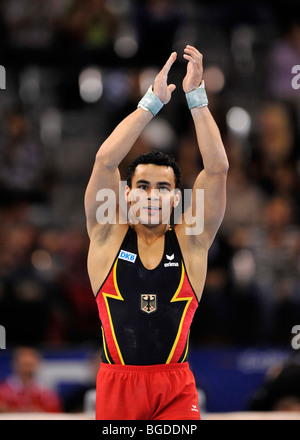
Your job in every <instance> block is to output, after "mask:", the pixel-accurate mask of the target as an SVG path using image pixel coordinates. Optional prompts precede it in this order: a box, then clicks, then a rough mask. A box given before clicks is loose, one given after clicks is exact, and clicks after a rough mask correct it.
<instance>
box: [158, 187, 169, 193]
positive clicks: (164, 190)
mask: <svg viewBox="0 0 300 440" xmlns="http://www.w3.org/2000/svg"><path fill="white" fill-rule="evenodd" d="M159 190H160V191H163V192H166V191H168V192H169V191H170V190H169V188H168V187H167V186H161V187H160V188H159Z"/></svg>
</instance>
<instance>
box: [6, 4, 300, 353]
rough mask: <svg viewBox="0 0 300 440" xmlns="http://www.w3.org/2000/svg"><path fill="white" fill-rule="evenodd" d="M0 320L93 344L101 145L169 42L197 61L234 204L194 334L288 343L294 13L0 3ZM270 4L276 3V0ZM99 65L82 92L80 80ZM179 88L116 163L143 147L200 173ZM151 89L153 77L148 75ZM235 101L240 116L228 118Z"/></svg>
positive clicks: (296, 289)
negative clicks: (93, 251) (197, 54)
mask: <svg viewBox="0 0 300 440" xmlns="http://www.w3.org/2000/svg"><path fill="white" fill-rule="evenodd" d="M0 4H1V9H0V11H1V15H0V32H1V49H0V53H1V63H2V65H4V66H5V68H6V75H7V87H6V90H1V102H0V114H1V122H0V125H1V131H0V197H1V199H0V222H1V228H0V248H1V252H0V324H1V325H3V326H4V327H5V329H6V334H7V344H8V345H10V346H13V345H20V344H28V343H30V344H35V345H37V346H66V345H74V344H90V345H101V331H100V322H99V319H98V314H97V308H96V305H95V301H94V297H93V294H92V291H91V288H90V283H89V280H88V275H87V270H86V257H87V251H88V245H89V243H88V237H87V234H86V230H85V219H84V209H83V196H84V191H85V187H86V185H87V182H88V178H89V175H90V172H91V169H92V166H93V160H94V156H95V153H96V151H97V149H98V147H99V145H100V144H101V142H102V141H103V140H104V139H105V138H106V136H107V135H108V134H109V133H110V131H111V130H112V129H113V128H114V126H115V125H116V124H117V123H118V122H119V121H120V120H121V119H122V118H123V117H124V116H126V115H127V114H128V113H129V112H130V111H132V110H134V108H135V107H136V104H137V102H138V99H139V98H140V95H141V89H140V84H141V81H142V79H143V80H144V81H146V82H147V80H148V78H151V75H152V78H153V74H154V73H153V72H155V71H156V69H158V68H160V67H161V64H162V63H163V62H164V61H165V59H166V58H167V57H168V55H169V53H170V52H171V51H172V50H177V51H178V52H179V55H180V51H182V48H183V47H184V46H185V44H194V45H195V46H196V47H198V48H199V50H200V51H201V52H202V53H203V54H204V67H205V72H204V74H205V80H206V83H207V91H208V97H209V102H210V109H211V112H212V113H213V115H214V117H215V119H216V122H217V124H218V126H219V128H220V131H221V134H222V137H223V141H224V145H225V148H226V151H227V154H228V158H229V163H230V170H229V176H228V192H227V211H226V214H225V218H224V222H223V224H222V226H221V229H220V231H219V233H218V235H217V237H216V239H215V242H214V244H213V246H212V247H211V249H210V253H209V270H208V274H207V282H206V285H205V289H204V293H203V298H202V300H201V303H200V307H199V309H198V311H197V313H196V317H195V320H194V323H193V330H192V333H191V339H192V343H194V344H195V345H196V344H203V343H226V344H260V343H266V344H285V345H286V344H290V342H289V341H290V338H291V329H292V327H293V326H294V325H296V324H300V322H299V316H300V277H299V275H300V223H299V220H300V218H299V214H300V211H299V209H300V197H299V195H300V194H299V191H300V185H299V183H300V182H299V177H300V154H299V153H300V149H299V141H300V139H299V134H300V133H299V121H300V90H295V89H294V88H293V87H292V85H291V82H292V75H291V68H292V66H294V65H296V64H300V18H299V13H298V16H297V13H294V9H293V6H295V4H294V2H291V8H290V9H289V8H288V7H285V8H284V14H280V12H278V11H280V7H281V4H280V2H279V4H278V5H277V6H274V5H270V4H269V3H268V2H259V3H256V2H251V5H250V4H248V3H247V2H246V4H245V7H244V6H243V8H241V9H242V11H241V10H240V9H239V10H237V9H236V7H235V6H234V4H232V5H231V4H229V5H222V4H221V3H218V2H215V3H214V6H211V5H210V4H209V3H208V2H205V1H204V2H196V1H191V0H189V1H186V2H185V5H184V7H183V6H182V5H181V2H177V1H171V0H161V1H157V0H156V1H155V0H147V1H146V0H145V1H136V2H135V1H130V0H122V1H121V0H106V1H105V0H84V1H83V0H63V1H62V0H59V1H57V0H51V1H50V0H47V1H46V0H44V1H43V2H40V1H37V0H10V1H5V2H4V1H1V3H0ZM276 8H277V9H276ZM89 66H94V67H95V66H96V67H97V68H99V69H100V71H101V72H102V77H103V78H102V79H103V94H102V95H101V98H100V99H99V100H97V101H95V102H93V103H91V102H86V101H84V100H83V99H81V96H80V93H79V85H78V77H79V74H80V72H81V71H82V70H83V69H84V68H86V67H89ZM184 72H185V63H184V62H183V61H180V60H179V61H178V63H177V64H176V65H175V66H174V69H172V72H171V74H170V76H171V78H172V81H174V82H176V84H177V91H176V93H174V99H173V101H172V102H171V103H170V104H169V105H168V106H167V107H166V108H165V109H163V110H162V112H161V113H160V115H158V117H157V118H156V119H155V120H154V121H153V124H152V125H151V126H149V129H147V130H146V131H145V133H144V135H143V136H141V138H140V139H139V140H138V141H137V143H136V144H135V146H134V148H133V150H132V152H131V153H130V155H129V156H128V157H127V158H126V160H124V162H123V163H122V166H121V174H122V177H123V178H125V173H126V167H127V165H128V162H129V160H130V159H131V158H132V157H134V156H135V155H137V154H139V153H141V152H144V151H148V150H149V149H151V148H152V147H155V148H160V149H163V150H164V151H166V152H170V153H173V154H175V157H176V159H177V160H178V162H179V165H180V166H181V169H182V176H183V189H184V188H191V186H192V183H193V181H194V179H195V177H196V176H197V174H198V173H199V172H200V171H201V169H202V163H201V158H200V155H199V150H198V147H197V143H196V137H195V133H194V127H193V125H192V121H191V118H190V115H189V113H188V111H187V109H186V104H185V101H184V99H185V98H184V95H183V93H181V92H180V84H181V80H182V78H183V75H184ZM148 85H150V84H148ZM233 110H235V112H234V111H233Z"/></svg>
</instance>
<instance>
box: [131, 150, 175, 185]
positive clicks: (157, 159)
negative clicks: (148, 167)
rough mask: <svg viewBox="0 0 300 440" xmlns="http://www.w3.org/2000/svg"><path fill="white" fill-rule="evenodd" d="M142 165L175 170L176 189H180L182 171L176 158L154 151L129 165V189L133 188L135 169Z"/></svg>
mask: <svg viewBox="0 0 300 440" xmlns="http://www.w3.org/2000/svg"><path fill="white" fill-rule="evenodd" d="M141 164H153V165H159V166H167V167H171V168H173V171H174V175H175V187H176V188H179V187H180V183H181V171H180V168H179V165H178V164H177V162H176V161H175V159H174V157H173V156H171V155H169V154H166V153H162V152H161V151H157V150H153V151H150V152H149V153H144V154H140V155H139V156H137V157H136V158H135V159H133V161H132V162H131V163H130V164H129V167H128V174H127V185H128V186H129V188H131V184H132V176H133V175H134V172H135V169H136V167H137V166H138V165H141Z"/></svg>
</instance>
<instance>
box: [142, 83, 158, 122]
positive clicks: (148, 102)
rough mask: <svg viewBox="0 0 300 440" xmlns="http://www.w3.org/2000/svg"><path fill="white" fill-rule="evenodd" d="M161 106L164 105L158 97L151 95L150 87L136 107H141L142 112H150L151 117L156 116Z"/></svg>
mask: <svg viewBox="0 0 300 440" xmlns="http://www.w3.org/2000/svg"><path fill="white" fill-rule="evenodd" d="M163 106H164V104H163V103H162V102H161V100H160V99H159V97H158V96H156V95H155V93H153V91H152V86H150V87H149V89H148V91H147V93H146V94H145V95H144V96H143V98H142V99H141V100H140V102H139V103H138V107H141V108H142V109H143V110H146V111H150V112H151V113H152V114H153V116H156V115H157V113H158V112H159V111H160V110H161V109H162V107H163Z"/></svg>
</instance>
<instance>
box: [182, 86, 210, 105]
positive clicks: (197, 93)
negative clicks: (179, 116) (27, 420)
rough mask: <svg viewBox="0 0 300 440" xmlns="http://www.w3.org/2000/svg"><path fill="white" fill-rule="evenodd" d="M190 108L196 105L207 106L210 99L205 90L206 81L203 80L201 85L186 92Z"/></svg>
mask: <svg viewBox="0 0 300 440" xmlns="http://www.w3.org/2000/svg"><path fill="white" fill-rule="evenodd" d="M185 97H186V100H187V104H188V107H189V109H190V110H191V109H192V108H195V107H206V106H207V105H208V99H207V95H206V91H205V83H204V81H202V82H201V84H200V86H199V87H198V88H197V89H195V90H192V91H191V92H188V93H186V94H185Z"/></svg>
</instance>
